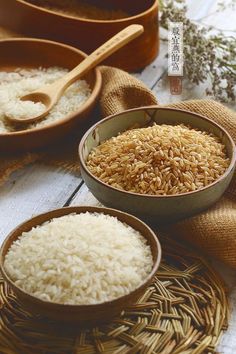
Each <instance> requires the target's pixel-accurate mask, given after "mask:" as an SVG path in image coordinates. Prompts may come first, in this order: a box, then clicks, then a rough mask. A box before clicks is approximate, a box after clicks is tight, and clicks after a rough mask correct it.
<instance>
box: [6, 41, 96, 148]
mask: <svg viewBox="0 0 236 354" xmlns="http://www.w3.org/2000/svg"><path fill="white" fill-rule="evenodd" d="M0 53H1V55H0V71H8V72H11V71H14V70H15V69H17V68H27V69H30V68H38V67H44V68H47V67H50V66H59V67H63V68H67V69H69V70H71V69H73V68H74V67H75V66H76V65H78V64H79V63H80V62H81V61H82V60H83V59H84V58H85V57H86V54H85V53H83V52H81V51H80V50H79V49H76V48H73V47H70V46H68V45H64V44H62V43H57V42H52V41H47V40H44V39H33V38H30V39H26V38H15V39H7V40H0ZM84 79H85V80H86V81H87V82H88V84H89V86H90V89H91V95H90V96H89V97H88V99H87V100H86V101H85V102H84V104H82V105H81V106H80V107H79V109H78V110H76V111H75V112H73V113H70V114H68V115H67V116H65V117H63V118H62V119H60V120H58V121H55V122H52V123H50V124H48V125H45V126H43V127H37V128H34V129H29V130H20V131H15V132H9V133H0V152H2V151H4V152H18V151H27V150H31V149H36V148H42V147H45V146H47V145H50V144H54V143H55V142H58V141H61V140H62V139H64V138H65V137H66V136H67V135H68V134H69V133H71V132H73V131H75V130H76V129H77V131H78V132H79V131H80V130H81V129H82V127H83V126H84V124H85V122H86V121H87V119H88V117H89V115H90V113H91V112H92V110H93V108H94V106H95V104H96V102H97V100H98V97H99V92H100V89H101V84H102V78H101V73H100V71H99V70H98V69H94V70H91V71H90V72H88V74H86V75H85V77H84Z"/></svg>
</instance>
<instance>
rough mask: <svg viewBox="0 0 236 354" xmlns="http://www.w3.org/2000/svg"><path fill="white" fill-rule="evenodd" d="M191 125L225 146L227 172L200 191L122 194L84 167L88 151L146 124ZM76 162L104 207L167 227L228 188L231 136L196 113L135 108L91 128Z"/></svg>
mask: <svg viewBox="0 0 236 354" xmlns="http://www.w3.org/2000/svg"><path fill="white" fill-rule="evenodd" d="M152 122H156V124H181V123H184V124H185V125H190V126H192V127H195V128H199V129H200V130H205V131H208V132H211V133H213V134H215V135H216V136H218V137H220V139H221V140H222V142H223V143H224V144H225V146H226V151H227V155H228V157H229V159H230V165H229V167H228V168H227V170H226V172H225V173H224V174H223V175H222V176H221V177H220V178H219V179H218V180H216V181H215V182H214V183H212V184H210V185H208V186H207V187H204V188H202V189H200V190H197V191H194V192H189V193H183V194H176V195H168V196H155V195H144V194H138V193H132V192H127V191H122V190H119V189H117V188H114V187H111V186H109V185H108V184H106V183H104V182H102V181H100V180H99V179H98V178H96V177H95V176H94V175H92V174H91V172H90V171H89V170H88V168H87V167H86V160H87V157H88V154H89V153H90V151H91V150H92V149H93V148H94V147H96V146H98V145H99V144H100V142H103V141H104V140H107V139H109V138H111V137H113V136H116V135H117V134H118V133H120V132H123V131H126V130H127V129H129V128H130V127H132V126H134V125H137V124H138V126H140V127H142V126H146V125H147V124H149V123H152ZM79 159H80V167H81V174H82V177H83V179H84V181H85V183H86V185H87V186H88V188H89V189H90V191H91V192H92V193H93V195H94V196H95V197H96V198H97V199H98V200H99V201H100V202H101V203H102V204H104V205H106V206H109V207H111V208H116V209H119V210H123V211H126V212H128V213H131V214H134V215H137V216H138V217H140V218H143V219H145V220H148V221H150V222H152V223H166V222H168V223H169V222H172V221H176V220H179V219H182V218H185V217H187V216H190V215H194V214H197V213H199V212H201V211H203V210H205V209H207V208H209V207H210V206H211V205H212V204H214V203H215V202H216V201H217V200H218V199H219V198H220V197H221V196H222V195H223V193H224V191H225V190H226V188H227V187H228V185H229V183H230V181H231V179H232V177H233V173H234V169H235V161H236V151H235V144H234V142H233V140H232V138H231V137H230V135H229V134H228V133H227V132H226V130H224V129H223V128H222V127H220V126H219V125H218V124H216V123H214V122H213V121H211V120H210V119H207V118H206V117H203V116H200V115H198V114H195V113H190V112H187V111H183V110H179V109H171V108H160V107H158V106H151V107H143V108H136V109H131V110H127V111H124V112H122V113H119V114H115V115H112V116H110V117H107V118H105V119H103V120H101V121H99V122H98V123H97V124H95V125H94V126H92V127H91V128H90V129H89V130H88V131H87V133H85V135H84V136H83V138H82V139H81V142H80V145H79Z"/></svg>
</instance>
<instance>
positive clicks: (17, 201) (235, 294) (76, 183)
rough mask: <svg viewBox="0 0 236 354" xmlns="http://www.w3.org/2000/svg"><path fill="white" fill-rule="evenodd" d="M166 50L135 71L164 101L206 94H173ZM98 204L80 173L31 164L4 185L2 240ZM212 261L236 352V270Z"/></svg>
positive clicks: (193, 11) (227, 339) (197, 9)
mask: <svg viewBox="0 0 236 354" xmlns="http://www.w3.org/2000/svg"><path fill="white" fill-rule="evenodd" d="M188 4H189V16H190V17H191V18H192V19H194V20H196V21H200V19H201V18H202V17H203V16H206V15H207V14H208V15H209V14H211V13H213V12H214V11H215V7H216V0H198V1H196V0H195V1H194V0H188ZM225 19H227V20H225ZM234 20H235V14H233V13H232V11H226V13H225V15H222V14H217V15H214V16H209V17H205V18H204V19H203V20H202V21H203V22H205V23H209V24H212V25H214V26H217V27H219V28H222V29H225V30H227V33H228V31H230V30H232V29H234V28H235V24H234ZM229 33H230V32H229ZM233 34H234V35H235V33H233ZM161 35H162V34H161ZM166 53H167V45H166V43H165V42H162V43H161V48H160V54H159V56H158V58H156V60H155V61H154V62H153V63H152V64H151V65H149V66H148V67H146V68H145V69H144V70H143V71H142V72H141V73H138V74H134V75H135V76H136V77H137V78H139V79H140V80H141V81H143V82H144V83H145V84H146V85H147V86H148V87H149V88H150V89H152V90H153V92H154V93H155V94H156V96H157V98H158V100H159V102H160V103H168V102H175V101H180V100H186V99H192V98H203V97H205V92H204V85H201V86H200V87H198V88H193V89H189V87H187V86H186V84H184V89H183V92H182V95H181V96H171V95H170V92H169V86H168V82H167V80H166V79H165V74H166V71H167V58H166ZM97 204H98V202H97V200H96V199H95V198H94V197H93V196H92V194H91V193H90V192H89V191H88V189H87V187H86V186H85V184H84V183H83V181H82V179H81V177H80V176H75V175H73V174H70V173H68V172H65V171H64V170H63V169H60V168H56V167H52V166H45V165H42V164H34V165H30V166H27V167H25V168H24V169H22V170H19V171H17V172H15V173H14V174H13V175H12V176H11V177H10V179H9V180H8V181H7V182H6V183H5V185H4V186H2V187H1V188H0V241H1V242H2V241H3V240H4V238H5V237H6V235H7V234H8V232H9V231H10V230H12V229H13V228H14V227H15V226H16V225H17V224H19V223H20V222H22V221H24V220H26V219H28V218H30V217H32V216H33V215H36V214H39V213H42V212H45V211H48V210H50V209H54V208H60V207H63V206H69V205H71V206H72V205H97ZM212 262H213V264H214V266H215V267H217V268H218V269H219V270H220V272H221V273H222V275H223V277H224V278H225V280H226V281H227V284H228V285H229V295H230V300H231V306H232V310H231V320H230V326H229V329H228V331H227V332H226V333H225V334H224V336H223V338H222V341H221V344H220V346H219V348H218V349H219V352H220V353H224V354H233V353H236V272H235V271H233V270H231V269H228V268H226V267H224V266H223V265H221V264H216V263H215V262H214V261H212Z"/></svg>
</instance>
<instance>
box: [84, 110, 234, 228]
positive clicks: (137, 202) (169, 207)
mask: <svg viewBox="0 0 236 354" xmlns="http://www.w3.org/2000/svg"><path fill="white" fill-rule="evenodd" d="M79 159H80V166H81V173H82V177H83V179H84V181H85V183H86V185H87V187H88V188H89V189H90V191H91V192H92V194H93V195H94V196H95V197H96V198H97V199H98V200H99V201H100V202H101V203H102V204H103V205H106V206H109V207H112V208H116V209H119V210H123V211H126V212H129V213H131V214H134V215H137V216H139V217H142V218H144V219H148V220H150V221H154V222H158V223H162V222H164V223H165V222H171V221H175V220H179V219H182V218H185V217H188V216H190V215H194V214H197V213H199V212H201V211H203V210H205V209H207V208H209V207H210V206H211V205H213V204H214V203H215V202H216V201H217V200H218V199H219V198H220V197H221V196H222V195H223V193H224V191H225V190H226V189H227V187H228V185H229V183H230V181H231V179H232V177H233V172H234V168H235V160H236V153H235V144H234V142H233V140H232V138H231V137H230V135H229V133H228V132H226V131H225V130H224V129H223V128H222V127H221V126H219V125H218V124H216V123H215V122H213V121H211V120H210V119H208V118H206V117H203V116H201V115H198V114H195V113H190V112H187V111H183V110H178V109H171V108H159V107H158V106H152V107H144V108H136V109H131V110H127V111H124V112H122V113H118V114H115V115H113V116H110V117H107V118H105V119H103V120H102V121H100V122H98V123H97V124H95V125H94V126H93V127H91V128H90V129H89V130H88V131H87V132H86V133H85V135H84V136H83V138H82V140H81V142H80V145H79Z"/></svg>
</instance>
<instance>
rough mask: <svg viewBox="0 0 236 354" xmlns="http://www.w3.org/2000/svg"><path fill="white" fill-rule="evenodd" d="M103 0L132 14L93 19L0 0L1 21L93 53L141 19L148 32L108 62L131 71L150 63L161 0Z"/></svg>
mask: <svg viewBox="0 0 236 354" xmlns="http://www.w3.org/2000/svg"><path fill="white" fill-rule="evenodd" d="M102 3H103V5H104V6H106V4H107V6H108V7H111V6H113V7H114V8H119V9H121V10H124V11H125V12H128V13H129V14H130V17H128V18H124V19H120V20H112V21H103V20H90V19H84V18H78V17H73V16H68V15H62V14H60V13H58V12H54V11H50V10H46V9H45V8H42V7H39V6H35V5H32V4H30V3H29V2H27V1H24V0H7V1H6V0H0V25H2V26H5V27H7V28H9V29H11V30H14V31H16V32H19V33H22V34H24V35H28V36H30V37H32V36H34V37H39V38H48V39H52V40H57V41H60V42H64V43H67V44H70V45H73V46H76V47H78V48H80V49H81V50H83V51H85V52H86V53H91V52H92V51H93V50H94V49H96V48H97V47H98V46H99V45H101V44H102V43H104V42H105V41H106V40H108V39H109V38H110V37H111V36H113V35H114V34H116V33H117V32H119V31H121V30H122V29H123V28H125V27H126V26H128V25H130V24H134V23H137V24H140V25H143V26H144V29H145V31H144V33H143V34H142V35H141V36H140V37H139V38H137V39H135V40H134V41H132V42H131V43H130V44H128V45H127V46H126V47H125V48H123V49H121V50H119V51H118V52H117V53H115V54H114V55H112V56H111V57H110V58H109V59H107V61H106V63H107V64H109V65H113V66H117V67H120V68H122V69H125V70H129V71H132V70H138V69H140V68H142V67H144V66H146V65H148V64H149V63H150V62H151V61H152V60H153V59H154V58H155V57H156V55H157V53H158V50H159V35H158V0H146V1H143V0H136V1H133V0H105V1H102ZM12 14H14V16H13V15H12ZM134 53H135V55H134Z"/></svg>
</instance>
